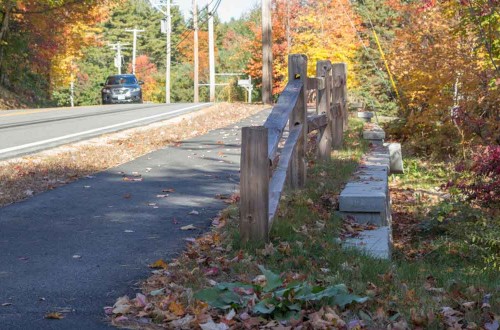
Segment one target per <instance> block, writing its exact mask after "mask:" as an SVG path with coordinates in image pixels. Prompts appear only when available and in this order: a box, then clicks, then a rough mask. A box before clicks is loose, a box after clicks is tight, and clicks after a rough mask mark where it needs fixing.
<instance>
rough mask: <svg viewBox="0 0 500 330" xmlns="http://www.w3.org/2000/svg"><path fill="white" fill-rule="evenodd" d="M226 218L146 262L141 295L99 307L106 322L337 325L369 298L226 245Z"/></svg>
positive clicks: (274, 326) (264, 253)
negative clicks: (175, 251)
mask: <svg viewBox="0 0 500 330" xmlns="http://www.w3.org/2000/svg"><path fill="white" fill-rule="evenodd" d="M228 221H234V218H232V217H230V216H229V215H228V214H227V213H226V214H225V215H221V216H220V217H218V218H217V219H215V220H214V225H215V226H214V227H216V229H214V230H213V231H212V232H211V233H208V234H206V235H204V236H202V237H200V238H197V239H189V240H188V242H190V243H189V245H188V247H187V251H186V252H185V253H184V254H183V255H182V256H180V257H179V258H178V259H176V260H174V261H173V262H171V263H170V264H168V265H167V264H166V263H165V262H164V261H162V260H159V261H157V262H155V263H154V264H152V265H151V267H154V268H157V269H156V270H154V271H153V273H154V275H153V276H152V277H150V278H149V279H148V280H147V281H146V282H145V283H144V285H143V292H144V294H141V293H138V294H137V295H136V297H135V298H133V299H130V298H129V297H121V298H119V299H118V300H117V301H116V303H115V305H114V306H112V307H111V306H110V307H106V308H105V312H106V313H107V314H108V315H110V316H111V317H112V322H113V324H114V325H116V326H120V327H131V328H135V327H139V328H142V327H144V328H151V327H152V326H154V327H158V328H161V327H164V328H181V329H192V328H198V327H199V328H201V329H253V328H269V329H280V328H281V326H282V324H288V325H289V326H290V327H304V328H310V329H320V328H325V327H339V328H344V327H346V326H347V323H346V322H345V321H344V320H343V319H344V318H345V317H346V315H344V314H343V313H344V312H345V307H346V306H347V305H349V304H354V303H364V302H365V301H367V299H368V297H363V296H358V295H355V294H353V293H352V292H351V290H349V289H348V288H347V287H346V286H345V285H343V284H338V285H329V286H325V285H322V283H318V282H314V283H311V282H309V281H308V280H307V278H306V276H305V275H304V274H300V273H295V272H293V271H290V272H283V273H281V274H277V273H275V272H273V271H271V270H269V269H266V268H265V267H264V266H262V265H260V264H259V257H253V256H250V255H249V254H248V253H247V252H244V250H238V251H233V249H232V247H231V246H230V244H231V243H230V241H231V240H230V239H228V237H224V235H227V234H228V232H227V231H225V230H224V229H225V227H226V224H227V222H228ZM301 230H304V231H307V230H308V229H307V228H306V226H304V227H303V228H301ZM311 232H312V230H311ZM287 249H290V246H289V245H288V244H281V245H279V246H277V247H274V246H273V244H272V243H269V244H267V245H266V246H265V248H263V249H261V250H259V255H260V256H261V257H264V258H265V257H266V256H269V255H271V254H274V253H277V252H278V251H281V252H282V253H284V254H287V253H289V252H287ZM235 280H236V281H235ZM356 322H357V323H359V322H360V321H359V320H358V321H356ZM356 322H355V323H356ZM357 323H356V324H357ZM146 326H147V327H146Z"/></svg>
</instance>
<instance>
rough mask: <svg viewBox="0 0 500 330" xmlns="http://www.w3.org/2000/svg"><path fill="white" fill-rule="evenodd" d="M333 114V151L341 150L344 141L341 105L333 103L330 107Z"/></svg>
mask: <svg viewBox="0 0 500 330" xmlns="http://www.w3.org/2000/svg"><path fill="white" fill-rule="evenodd" d="M332 112H333V122H332V129H333V140H332V147H333V149H334V150H340V149H341V148H342V144H343V140H344V121H343V118H342V107H341V103H335V104H333V106H332Z"/></svg>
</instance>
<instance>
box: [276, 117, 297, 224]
mask: <svg viewBox="0 0 500 330" xmlns="http://www.w3.org/2000/svg"><path fill="white" fill-rule="evenodd" d="M301 133H302V125H298V126H295V127H293V128H292V129H291V130H290V133H289V134H288V138H287V140H286V142H285V146H284V147H283V150H282V151H281V156H280V159H279V162H278V166H277V168H276V170H275V171H274V174H273V176H272V178H271V181H270V182H269V228H271V224H272V223H273V219H274V215H275V214H276V211H277V210H278V204H279V201H280V198H281V193H282V191H283V187H284V186H285V181H286V175H287V172H288V168H289V166H290V161H291V159H292V155H293V152H294V150H295V146H296V145H297V141H298V140H299V138H300V134H301Z"/></svg>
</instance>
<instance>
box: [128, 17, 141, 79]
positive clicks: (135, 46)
mask: <svg viewBox="0 0 500 330" xmlns="http://www.w3.org/2000/svg"><path fill="white" fill-rule="evenodd" d="M125 31H126V32H132V33H133V34H134V41H133V44H132V73H133V74H135V52H136V50H137V34H138V33H140V32H144V30H138V29H137V26H136V27H135V28H133V29H125Z"/></svg>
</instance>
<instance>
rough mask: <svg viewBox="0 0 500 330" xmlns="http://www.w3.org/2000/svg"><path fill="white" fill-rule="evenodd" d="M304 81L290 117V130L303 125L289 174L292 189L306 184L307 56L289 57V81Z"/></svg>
mask: <svg viewBox="0 0 500 330" xmlns="http://www.w3.org/2000/svg"><path fill="white" fill-rule="evenodd" d="M298 79H300V80H301V81H302V84H303V87H302V90H301V92H300V96H299V99H298V100H297V105H296V106H295V108H294V109H293V111H292V114H291V115H290V122H289V128H292V127H293V126H296V125H302V134H301V136H300V138H299V140H298V142H297V145H296V147H295V151H294V153H293V157H292V161H291V164H290V169H289V172H288V176H289V178H288V180H287V181H288V183H289V185H290V187H291V188H302V187H304V186H305V183H306V169H307V165H306V144H307V56H306V55H303V54H293V55H289V56H288V81H293V80H298Z"/></svg>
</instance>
